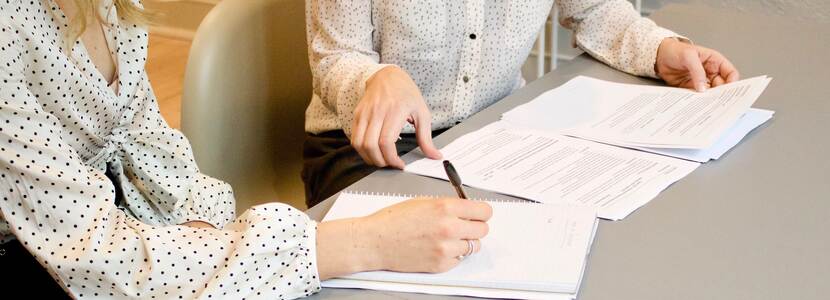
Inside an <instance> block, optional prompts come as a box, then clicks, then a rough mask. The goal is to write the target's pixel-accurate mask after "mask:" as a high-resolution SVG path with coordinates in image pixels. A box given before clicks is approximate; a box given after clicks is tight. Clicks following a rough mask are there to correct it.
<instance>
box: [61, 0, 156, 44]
mask: <svg viewBox="0 0 830 300" xmlns="http://www.w3.org/2000/svg"><path fill="white" fill-rule="evenodd" d="M72 1H73V2H74V3H75V7H76V8H77V11H78V12H77V13H76V14H75V17H74V19H73V20H72V23H71V24H69V32H68V36H67V43H68V44H69V45H71V44H74V43H75V41H77V40H78V38H79V37H80V36H81V34H83V33H84V31H85V30H86V26H87V24H89V22H90V21H92V20H93V18H96V19H98V20H99V21H101V23H102V24H106V22H104V20H103V16H101V15H100V14H98V7H99V6H100V5H101V1H102V0H72ZM112 2H113V4H114V5H115V10H116V11H117V12H118V16H119V18H121V19H123V20H125V21H127V22H128V23H131V24H134V25H139V26H144V25H149V23H150V21H151V16H150V14H149V13H147V11H145V10H144V9H142V8H139V7H138V6H136V5H135V4H133V2H132V0H113V1H112ZM70 49H71V46H70Z"/></svg>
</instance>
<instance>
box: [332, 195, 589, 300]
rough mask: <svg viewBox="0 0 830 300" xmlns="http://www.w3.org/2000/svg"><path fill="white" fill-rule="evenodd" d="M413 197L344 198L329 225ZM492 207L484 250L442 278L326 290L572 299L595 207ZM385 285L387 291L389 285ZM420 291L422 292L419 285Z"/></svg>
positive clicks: (379, 280)
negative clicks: (346, 289)
mask: <svg viewBox="0 0 830 300" xmlns="http://www.w3.org/2000/svg"><path fill="white" fill-rule="evenodd" d="M409 198H412V197H411V196H406V195H389V194H372V193H359V192H342V193H341V194H340V196H339V197H338V198H337V201H335V203H334V205H333V206H332V208H331V210H329V212H328V214H326V217H325V218H324V219H323V220H324V221H328V220H335V219H341V218H350V217H359V216H366V215H369V214H371V213H373V212H375V211H377V210H379V209H381V208H383V207H386V206H389V205H392V204H395V203H398V202H401V201H404V200H406V199H409ZM481 201H488V202H489V203H490V205H491V206H492V207H493V217H492V218H491V219H490V221H489V222H488V225H489V227H490V232H489V234H488V235H487V236H486V237H485V238H484V239H482V249H481V251H480V252H479V253H476V254H475V255H472V256H470V257H468V258H467V259H465V260H464V261H462V262H461V263H460V264H459V265H458V266H456V267H455V268H453V269H452V270H450V271H447V272H445V273H439V274H427V273H398V272H389V271H374V272H362V273H357V274H352V275H349V276H345V277H342V278H338V279H334V280H330V281H324V282H323V286H327V287H339V288H365V289H380V290H391V291H402V292H411V291H418V292H422V293H434V294H452V295H466V296H476V297H497V298H551V297H554V296H561V297H563V298H573V297H574V296H575V295H576V292H577V291H578V290H579V285H580V282H581V279H582V274H583V271H584V269H585V265H586V260H587V256H588V252H589V250H590V247H591V243H592V241H593V239H594V234H595V232H596V227H597V219H596V210H595V209H593V208H590V207H580V206H567V205H560V204H541V203H532V202H524V201H522V202H513V201H493V200H486V199H483V200H481ZM384 283H386V284H384ZM419 285H420V286H422V288H418V286H419Z"/></svg>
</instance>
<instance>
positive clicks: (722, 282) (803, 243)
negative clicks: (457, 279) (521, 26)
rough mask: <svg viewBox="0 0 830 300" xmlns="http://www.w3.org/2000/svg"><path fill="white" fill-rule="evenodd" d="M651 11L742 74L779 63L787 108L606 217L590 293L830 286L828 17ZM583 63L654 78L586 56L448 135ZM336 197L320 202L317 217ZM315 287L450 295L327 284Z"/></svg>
mask: <svg viewBox="0 0 830 300" xmlns="http://www.w3.org/2000/svg"><path fill="white" fill-rule="evenodd" d="M652 17H653V19H655V20H656V21H657V23H658V24H661V25H663V26H665V27H668V28H670V29H673V30H675V31H676V32H680V33H684V34H685V35H687V36H689V37H690V38H691V39H693V40H694V41H695V42H696V43H699V44H701V45H707V46H710V47H712V48H716V49H718V50H720V51H721V52H722V53H724V54H725V55H727V56H728V57H729V58H730V59H731V60H732V61H733V62H734V63H735V64H736V65H737V66H738V67H739V69H740V71H741V72H742V74H743V76H744V77H749V76H755V75H761V74H767V75H770V76H772V77H774V79H773V81H772V83H771V85H770V86H769V88H768V89H767V90H766V92H765V93H764V94H763V95H762V96H761V98H760V99H759V100H758V102H757V103H756V104H755V106H756V107H761V108H767V109H772V110H775V111H776V112H777V113H776V115H775V118H774V119H773V120H772V121H771V122H769V123H767V124H766V125H765V126H763V128H760V129H759V130H756V131H755V132H754V133H752V134H750V135H749V136H748V137H747V138H746V139H745V140H744V141H743V142H742V143H741V144H740V145H738V146H737V147H736V148H735V149H732V151H731V152H730V153H728V154H727V155H725V157H723V158H722V159H720V160H718V161H714V162H710V163H708V164H705V165H704V166H702V167H700V168H699V169H698V170H696V171H695V172H694V173H693V174H691V175H690V176H688V177H686V178H684V179H683V180H681V181H680V182H678V183H676V184H675V185H673V186H671V187H670V188H669V189H667V190H666V191H664V192H663V193H662V194H660V195H659V196H658V197H657V198H656V199H654V200H653V201H651V202H650V203H648V204H647V205H645V206H644V207H642V208H640V209H639V210H638V211H636V212H634V213H633V214H632V215H630V216H629V217H628V218H626V219H624V220H623V221H618V222H601V225H600V228H599V231H598V234H597V237H596V241H595V242H594V246H593V249H592V252H591V256H590V258H589V260H588V270H587V273H586V274H585V278H584V283H583V285H582V290H581V291H580V299H828V298H830V158H829V157H828V156H829V155H830V132H828V130H830V55H828V53H830V25H828V24H824V25H821V24H810V23H799V22H800V21H799V20H795V19H783V18H780V17H775V16H762V15H749V14H743V13H740V12H735V11H726V10H723V9H715V8H711V7H707V6H703V5H671V6H666V7H664V8H663V9H661V10H659V11H658V12H657V13H655V14H654V15H653V16H652ZM576 75H588V76H593V77H597V78H602V79H608V80H614V81H620V82H632V83H656V82H653V81H649V80H646V79H641V78H635V77H633V76H629V75H626V74H623V73H620V72H617V71H614V70H612V69H610V68H608V67H606V66H604V65H602V64H600V63H598V62H596V61H594V60H592V59H591V58H588V57H586V56H581V57H578V58H576V59H575V60H574V61H573V62H570V63H568V64H565V65H562V66H561V67H560V68H559V69H558V70H556V71H555V72H552V73H551V74H548V75H547V76H545V77H543V78H542V79H540V80H537V81H534V82H532V83H531V84H529V85H528V86H527V87H525V88H523V89H521V90H519V91H517V92H516V93H515V94H513V95H511V96H509V97H507V98H505V99H504V100H502V101H500V102H499V103H498V104H496V105H493V106H491V107H489V108H488V109H486V110H484V111H482V112H481V113H479V114H477V115H475V116H473V117H472V118H470V119H469V120H467V121H466V122H464V123H462V124H460V125H459V126H456V127H455V128H453V129H452V130H449V131H447V132H446V133H444V134H443V135H441V136H440V137H438V139H437V140H436V142H437V144H438V145H439V146H443V145H446V144H447V143H449V142H450V141H452V140H453V139H455V138H457V137H459V136H461V135H463V134H465V133H467V132H470V131H473V130H475V129H477V128H480V127H481V126H483V125H485V124H487V123H489V122H492V121H494V120H497V119H498V118H499V116H500V114H501V113H502V112H504V111H506V110H508V109H510V108H511V107H514V106H516V105H518V104H521V103H524V102H527V101H529V100H531V99H533V98H534V97H535V96H537V95H539V94H541V93H542V92H544V91H546V90H548V89H551V88H554V87H557V86H559V85H560V84H562V83H564V82H565V81H567V80H568V79H570V78H572V77H574V76H576ZM418 157H419V154H418V153H410V154H408V155H407V156H406V157H405V160H406V161H407V162H409V161H412V160H413V159H416V158H418ZM349 189H354V190H368V191H386V192H404V193H445V194H447V195H452V194H453V191H452V190H451V189H450V187H449V185H448V184H447V183H446V182H443V181H438V180H434V179H429V178H423V177H419V176H415V175H410V174H405V173H403V172H399V171H392V170H382V171H378V172H375V173H374V174H372V175H370V176H368V177H367V178H365V179H363V180H361V181H360V182H358V183H356V184H355V185H353V186H352V187H350V188H349ZM469 190H470V193H471V194H474V195H475V196H485V197H495V198H505V196H500V195H495V194H491V193H487V192H483V191H478V190H473V189H469ZM332 202H333V199H328V200H327V201H326V202H324V203H322V204H320V205H318V206H316V207H314V208H312V209H311V210H309V213H310V214H311V215H312V216H313V217H315V218H318V219H319V218H320V217H321V216H322V215H323V214H324V213H325V211H327V210H328V208H329V207H330V206H331V203H332ZM517 251H521V250H517ZM314 298H320V299H330V298H347V299H388V298H397V299H443V298H447V297H441V296H427V295H418V294H404V293H384V292H375V291H360V290H338V289H324V290H323V291H322V292H321V293H319V294H317V295H315V296H314Z"/></svg>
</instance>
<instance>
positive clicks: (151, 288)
mask: <svg viewBox="0 0 830 300" xmlns="http://www.w3.org/2000/svg"><path fill="white" fill-rule="evenodd" d="M103 2H104V3H103V7H102V8H101V10H100V11H101V13H102V15H103V16H106V17H105V20H106V23H108V24H105V25H106V26H105V27H104V31H105V36H106V38H107V40H108V43H109V44H110V45H112V46H113V47H111V49H113V50H114V51H113V53H112V54H113V55H114V56H115V57H116V58H117V69H118V77H117V78H118V84H117V87H118V88H117V92H116V91H113V90H112V89H111V88H110V87H108V83H107V82H106V80H105V79H104V78H103V77H102V75H101V74H100V73H99V72H98V71H97V69H96V68H95V66H94V65H93V63H92V62H91V60H90V57H89V55H88V54H87V52H86V50H85V48H84V46H83V44H82V43H80V42H76V43H75V44H74V46H73V49H72V51H71V52H68V51H65V50H64V49H65V48H66V45H67V44H66V43H65V42H64V38H63V37H64V36H65V35H64V33H65V31H66V30H67V28H68V27H67V23H68V21H67V18H66V16H65V15H63V13H62V12H61V10H60V9H59V8H58V6H57V5H55V3H53V2H52V1H51V0H0V122H2V126H0V243H3V242H8V241H10V240H13V239H17V240H19V242H20V243H22V244H23V245H24V246H25V247H26V248H27V249H28V250H29V252H31V253H32V254H33V255H34V256H35V257H36V259H37V260H38V261H39V262H40V263H41V264H42V265H43V266H44V267H45V268H47V270H48V271H49V273H50V274H51V275H52V276H53V277H54V278H55V279H56V280H57V281H58V282H60V284H61V285H62V286H63V287H64V289H65V290H66V291H67V292H69V293H71V294H72V295H73V296H74V297H76V298H113V297H115V298H126V297H131V298H132V297H136V298H148V299H182V298H184V299H190V298H202V299H211V298H212V299H242V298H267V299H289V298H297V297H302V296H306V295H310V294H312V293H314V292H316V291H318V290H319V279H318V276H317V266H316V254H315V233H316V231H315V230H316V224H315V223H314V222H313V221H310V220H309V219H308V217H307V216H305V215H304V214H303V213H302V212H300V211H297V210H294V209H292V208H290V207H289V206H286V205H282V204H266V205H262V206H257V207H254V208H251V209H250V210H248V211H246V212H245V213H243V214H242V215H241V216H240V217H239V218H236V219H234V216H235V214H234V199H233V194H232V191H231V188H230V186H228V185H227V184H226V183H223V182H221V181H218V180H216V179H213V178H210V177H207V176H205V175H204V174H201V173H200V172H199V169H198V168H197V166H196V164H195V162H194V160H193V155H192V152H191V149H190V146H189V144H188V141H187V139H186V138H185V137H184V136H183V135H182V134H181V133H180V132H179V131H176V130H174V129H171V128H170V127H169V126H168V125H167V124H166V123H165V121H164V120H163V119H162V117H161V116H160V114H159V110H158V104H157V103H156V100H155V97H154V95H153V92H152V89H151V88H150V83H149V81H148V79H147V74H146V72H145V71H144V64H145V60H146V52H147V32H146V31H145V30H144V29H142V28H139V27H136V26H133V25H128V24H126V23H122V22H120V21H119V18H118V16H117V12H116V11H115V9H114V7H113V5H112V2H111V0H109V1H103ZM68 53H69V54H68ZM111 178H112V179H111ZM116 198H118V199H121V201H120V205H116V204H115V200H116ZM195 220H198V221H204V222H207V223H210V224H212V225H213V226H215V227H216V228H218V229H196V228H192V227H187V226H182V225H178V224H182V223H185V222H188V221H195ZM0 272H3V271H2V270H0Z"/></svg>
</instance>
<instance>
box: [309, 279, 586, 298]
mask: <svg viewBox="0 0 830 300" xmlns="http://www.w3.org/2000/svg"><path fill="white" fill-rule="evenodd" d="M322 285H323V287H326V288H351V289H367V290H378V291H390V292H404V293H420V294H431V295H448V296H468V297H480V298H496V299H546V300H573V299H576V295H575V294H566V293H545V292H532V291H517V290H502V289H488V288H474V287H457V286H443V285H424V284H411V283H398V282H382V281H367V280H354V279H329V280H326V281H323V282H322Z"/></svg>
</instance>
